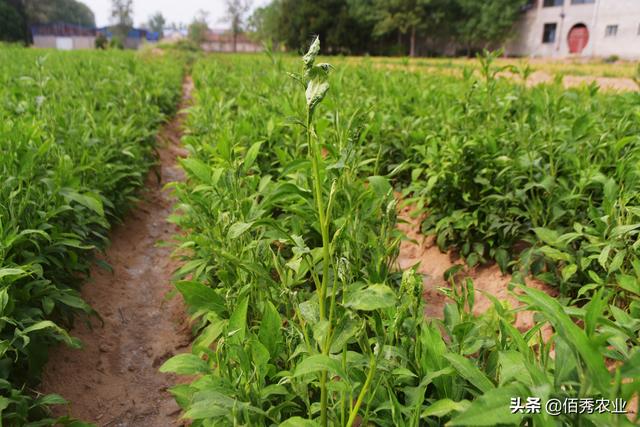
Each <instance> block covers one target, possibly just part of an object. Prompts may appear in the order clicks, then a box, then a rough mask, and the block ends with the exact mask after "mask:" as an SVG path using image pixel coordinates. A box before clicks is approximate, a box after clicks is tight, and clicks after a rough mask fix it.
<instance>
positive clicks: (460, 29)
mask: <svg viewBox="0 0 640 427" xmlns="http://www.w3.org/2000/svg"><path fill="white" fill-rule="evenodd" d="M456 3H457V5H458V8H459V9H458V13H459V16H458V19H456V21H457V25H456V29H457V39H458V41H459V42H460V43H462V44H463V45H464V46H465V48H466V50H467V54H470V53H471V51H472V50H474V49H482V48H486V47H491V45H496V44H499V43H502V42H504V41H505V40H506V38H507V37H508V36H509V35H510V34H511V32H512V30H513V24H514V23H515V21H516V20H517V19H518V16H519V15H520V11H521V10H522V7H523V6H524V5H525V4H526V3H527V1H526V0H492V1H486V2H485V1H476V0H456Z"/></svg>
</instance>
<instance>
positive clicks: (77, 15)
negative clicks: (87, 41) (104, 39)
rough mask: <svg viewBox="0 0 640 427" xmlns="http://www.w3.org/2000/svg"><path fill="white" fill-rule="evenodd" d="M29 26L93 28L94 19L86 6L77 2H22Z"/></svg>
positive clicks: (54, 0)
mask: <svg viewBox="0 0 640 427" xmlns="http://www.w3.org/2000/svg"><path fill="white" fill-rule="evenodd" d="M23 3H24V7H25V10H26V13H27V17H28V19H29V23H30V24H51V23H56V22H64V23H67V24H75V25H81V26H84V27H95V25H96V18H95V16H94V14H93V11H92V10H91V9H90V8H89V6H87V5H86V4H84V3H82V2H79V1H77V0H47V1H43V0H24V1H23Z"/></svg>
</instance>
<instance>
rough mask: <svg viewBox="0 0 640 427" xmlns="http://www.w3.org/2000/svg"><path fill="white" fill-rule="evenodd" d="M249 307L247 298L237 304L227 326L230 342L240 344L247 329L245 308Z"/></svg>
mask: <svg viewBox="0 0 640 427" xmlns="http://www.w3.org/2000/svg"><path fill="white" fill-rule="evenodd" d="M248 306H249V297H244V298H243V299H242V300H241V301H240V303H238V305H237V307H236V309H235V310H234V312H233V314H232V315H231V318H229V324H228V326H227V331H228V334H229V335H230V336H231V337H230V338H229V341H230V342H234V343H242V342H243V341H244V337H245V334H246V332H247V331H246V329H247V307H248Z"/></svg>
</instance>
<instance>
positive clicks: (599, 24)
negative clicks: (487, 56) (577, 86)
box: [506, 0, 640, 59]
mask: <svg viewBox="0 0 640 427" xmlns="http://www.w3.org/2000/svg"><path fill="white" fill-rule="evenodd" d="M526 9H527V10H526V12H524V13H523V16H522V18H521V19H520V21H519V22H518V23H517V28H516V36H515V37H514V39H513V40H511V42H510V43H508V45H507V48H506V53H507V54H508V55H511V56H532V57H566V56H583V57H608V56H612V55H616V56H619V57H620V58H624V59H639V58H640V0H530V1H529V4H528V5H527V7H526Z"/></svg>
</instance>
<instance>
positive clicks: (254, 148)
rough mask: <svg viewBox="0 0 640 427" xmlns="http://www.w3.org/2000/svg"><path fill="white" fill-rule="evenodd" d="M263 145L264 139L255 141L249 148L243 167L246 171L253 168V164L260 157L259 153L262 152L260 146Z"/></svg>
mask: <svg viewBox="0 0 640 427" xmlns="http://www.w3.org/2000/svg"><path fill="white" fill-rule="evenodd" d="M261 146H262V141H258V142H255V143H254V144H253V145H251V147H249V149H248V150H247V154H246V155H245V157H244V163H243V165H242V168H243V169H244V171H245V172H246V171H248V170H249V169H251V166H253V164H254V163H255V161H256V159H257V158H258V153H260V147H261Z"/></svg>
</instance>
